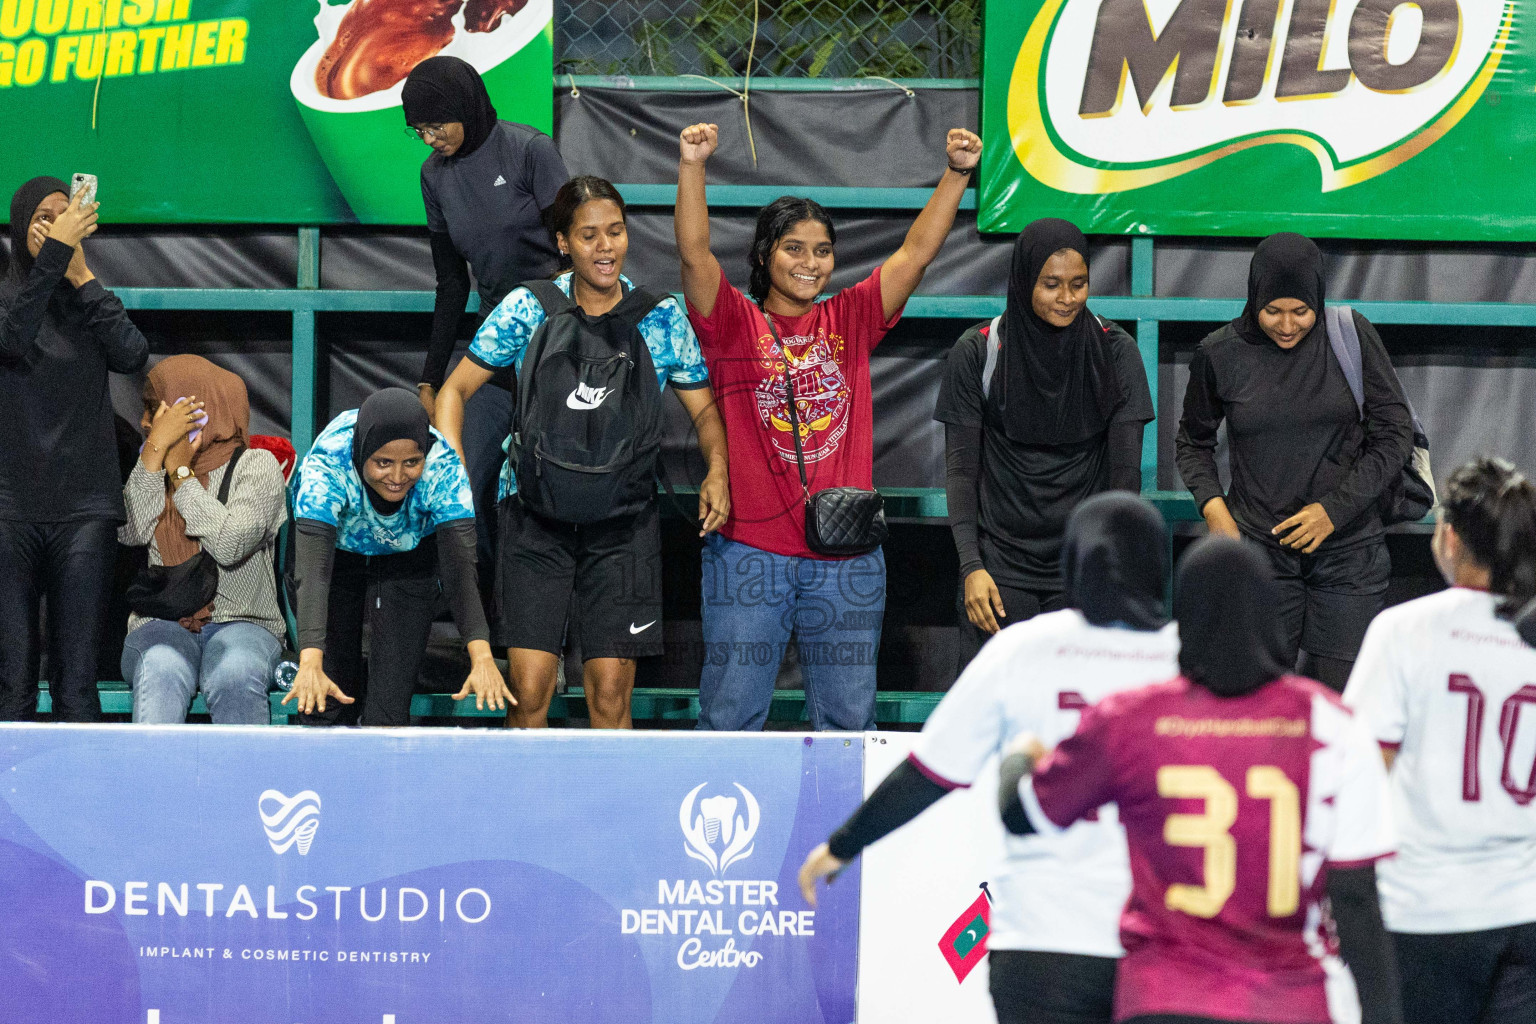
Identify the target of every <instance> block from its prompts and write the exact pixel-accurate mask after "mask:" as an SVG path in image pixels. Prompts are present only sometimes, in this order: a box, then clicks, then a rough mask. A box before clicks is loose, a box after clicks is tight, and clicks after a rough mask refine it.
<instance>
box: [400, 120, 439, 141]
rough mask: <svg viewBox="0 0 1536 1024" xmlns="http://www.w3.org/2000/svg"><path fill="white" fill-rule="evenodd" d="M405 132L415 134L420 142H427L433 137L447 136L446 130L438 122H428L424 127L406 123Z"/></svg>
mask: <svg viewBox="0 0 1536 1024" xmlns="http://www.w3.org/2000/svg"><path fill="white" fill-rule="evenodd" d="M405 134H407V135H412V136H415V137H416V138H418V139H420V140H421V141H422V142H428V141H430V140H433V139H446V138H447V137H448V130H447V129H446V128H444V127H443V126H442V125H440V124H436V125H433V124H429V125H427V126H426V127H425V128H413V127H411V126H410V125H406V126H405Z"/></svg>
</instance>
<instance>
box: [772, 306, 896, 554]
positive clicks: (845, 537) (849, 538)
mask: <svg viewBox="0 0 1536 1024" xmlns="http://www.w3.org/2000/svg"><path fill="white" fill-rule="evenodd" d="M763 319H764V320H766V321H768V330H769V331H771V332H772V333H773V340H774V342H775V343H776V344H777V345H778V346H779V354H780V355H782V356H783V357H784V404H785V405H787V406H788V407H789V432H790V436H791V437H793V438H794V439H795V463H796V464H797V465H798V466H799V468H800V492H801V493H802V494H803V495H804V496H805V546H806V547H808V548H810V549H811V550H812V551H814V552H816V553H817V554H818V555H829V556H832V557H838V558H844V557H848V556H851V555H867V554H869V553H870V552H871V551H873V550H875V549H876V548H878V547H879V546H880V545H881V544H884V543H885V538H886V537H887V536H888V535H889V534H890V528H889V527H887V526H886V525H885V501H884V499H882V498H881V497H880V492H879V491H867V490H865V489H864V488H862V487H828V488H825V489H824V490H820V491H817V492H816V493H814V494H812V493H811V486H810V483H809V481H808V480H807V479H806V475H805V451H804V449H803V448H802V447H801V444H800V414H799V412H798V411H797V410H796V408H795V386H794V382H793V380H791V378H790V375H789V350H788V349H786V348H785V347H784V340H783V339H782V338H780V337H779V329H778V327H777V326H775V324H774V322H773V317H771V316H769V315H768V311H767V310H764V311H763Z"/></svg>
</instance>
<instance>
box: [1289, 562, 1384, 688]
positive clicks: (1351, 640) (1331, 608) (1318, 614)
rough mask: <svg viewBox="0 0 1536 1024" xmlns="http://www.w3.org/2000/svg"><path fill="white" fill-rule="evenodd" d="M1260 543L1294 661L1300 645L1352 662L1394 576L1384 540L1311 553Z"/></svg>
mask: <svg viewBox="0 0 1536 1024" xmlns="http://www.w3.org/2000/svg"><path fill="white" fill-rule="evenodd" d="M1263 548H1264V553H1265V554H1266V555H1268V556H1269V562H1270V565H1271V566H1273V568H1274V574H1275V582H1276V583H1278V584H1279V585H1280V607H1279V609H1278V614H1279V616H1280V624H1281V630H1282V633H1283V635H1284V637H1285V641H1286V646H1287V649H1288V653H1289V656H1290V658H1291V660H1292V662H1293V663H1294V661H1295V658H1296V652H1297V650H1298V649H1299V650H1303V651H1306V652H1307V653H1308V654H1315V655H1318V656H1319V657H1323V658H1339V659H1342V660H1344V661H1354V660H1355V656H1356V655H1357V654H1359V653H1360V642H1361V641H1362V640H1364V639H1365V630H1366V627H1367V626H1369V625H1370V624H1371V620H1372V619H1374V618H1375V617H1376V615H1377V613H1378V612H1380V611H1381V607H1382V604H1383V602H1384V601H1385V600H1386V596H1387V584H1388V583H1390V582H1391V580H1392V558H1391V556H1389V555H1388V554H1387V542H1386V540H1385V539H1384V538H1383V539H1381V540H1375V541H1372V542H1370V543H1368V544H1362V545H1360V546H1359V547H1354V548H1349V549H1347V550H1345V551H1319V552H1318V553H1317V554H1315V555H1303V554H1299V553H1297V552H1295V551H1291V550H1289V549H1287V548H1282V547H1280V546H1279V545H1276V544H1264V545H1263ZM1287 667H1289V666H1287Z"/></svg>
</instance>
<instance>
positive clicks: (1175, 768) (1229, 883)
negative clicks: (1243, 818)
mask: <svg viewBox="0 0 1536 1024" xmlns="http://www.w3.org/2000/svg"><path fill="white" fill-rule="evenodd" d="M1157 795H1158V796H1160V797H1163V798H1164V799H1167V800H1204V801H1205V811H1204V813H1202V814H1170V815H1168V819H1167V820H1166V821H1165V822H1164V823H1163V841H1164V842H1166V843H1167V844H1168V845H1169V846H1192V847H1201V848H1204V850H1205V884H1204V885H1185V884H1183V883H1177V882H1176V883H1174V884H1173V885H1170V886H1168V892H1167V893H1166V894H1165V895H1164V897H1163V902H1164V904H1165V905H1166V906H1167V907H1168V909H1169V910H1180V911H1183V912H1184V913H1186V914H1190V915H1192V916H1194V917H1203V918H1212V917H1215V916H1216V915H1217V914H1219V913H1221V908H1222V907H1224V906H1226V905H1227V900H1229V899H1231V898H1232V893H1233V891H1234V890H1235V889H1236V888H1237V840H1236V839H1235V838H1233V836H1232V831H1231V830H1232V826H1233V825H1235V824H1236V823H1237V790H1236V789H1234V788H1233V786H1232V784H1231V783H1230V782H1228V781H1227V780H1226V779H1224V778H1222V777H1221V773H1220V772H1218V771H1217V770H1216V769H1215V768H1212V767H1211V766H1209V765H1164V766H1163V767H1161V768H1159V769H1158V770H1157ZM1248 796H1249V797H1251V798H1252V799H1254V800H1268V801H1269V895H1268V899H1267V901H1266V902H1267V906H1268V910H1269V916H1270V917H1290V916H1291V915H1292V914H1294V913H1296V908H1297V907H1298V906H1299V904H1300V902H1301V870H1300V862H1301V791H1300V790H1299V789H1297V788H1296V783H1294V782H1292V781H1291V780H1290V779H1289V778H1287V777H1286V774H1285V772H1283V771H1281V770H1280V769H1279V768H1276V767H1273V766H1271V765H1254V766H1253V767H1251V768H1249V769H1248Z"/></svg>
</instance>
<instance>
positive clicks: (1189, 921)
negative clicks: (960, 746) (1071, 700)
mask: <svg viewBox="0 0 1536 1024" xmlns="http://www.w3.org/2000/svg"><path fill="white" fill-rule="evenodd" d="M1277 598H1278V589H1277V587H1276V585H1275V582H1274V580H1273V579H1272V577H1271V574H1270V566H1269V563H1268V561H1267V560H1266V559H1265V557H1264V555H1263V554H1262V552H1261V551H1260V550H1259V549H1258V548H1257V547H1255V546H1253V545H1249V544H1244V543H1241V542H1239V541H1235V540H1232V539H1231V538H1227V537H1208V538H1205V539H1202V540H1200V541H1198V542H1197V543H1196V544H1195V545H1194V546H1193V547H1191V548H1190V550H1189V552H1188V553H1187V554H1186V555H1185V556H1184V559H1183V561H1182V562H1180V563H1179V568H1178V572H1177V574H1176V577H1175V583H1174V599H1173V601H1174V605H1173V607H1174V615H1175V617H1176V618H1177V620H1178V629H1179V640H1180V647H1179V657H1178V662H1179V668H1180V672H1181V674H1180V676H1179V677H1177V678H1174V679H1170V680H1167V681H1164V682H1160V683H1157V684H1154V685H1151V686H1146V687H1143V688H1141V689H1136V690H1129V691H1125V692H1121V693H1117V694H1115V695H1113V696H1111V697H1107V698H1105V699H1104V700H1103V701H1101V702H1099V703H1098V704H1096V705H1095V706H1094V707H1092V708H1090V709H1088V710H1087V711H1085V712H1084V713H1083V716H1082V720H1081V722H1080V723H1079V724H1078V727H1077V730H1076V732H1074V733H1073V734H1072V735H1071V736H1069V737H1067V738H1065V739H1063V740H1062V741H1061V742H1060V743H1059V745H1057V746H1056V748H1055V750H1053V751H1051V752H1050V753H1049V755H1048V756H1047V755H1046V752H1045V750H1044V748H1043V745H1042V739H1041V737H1039V736H1021V737H1020V738H1019V740H1018V741H1017V742H1016V743H1015V744H1013V745H1012V747H1011V749H1010V750H1009V752H1008V753H1006V754H1005V756H1004V757H1003V759H1002V763H1001V765H1000V766H999V789H998V803H999V809H1000V811H1001V813H1002V818H1003V823H1004V825H1005V827H1007V829H1008V830H1009V831H1010V832H1011V833H1013V834H1014V835H1018V836H1031V835H1034V834H1036V833H1037V832H1038V833H1040V835H1041V837H1042V838H1044V837H1048V836H1052V835H1055V834H1057V832H1058V830H1061V829H1074V828H1078V827H1080V824H1079V823H1080V822H1081V819H1083V818H1085V817H1087V816H1088V815H1091V814H1092V813H1093V812H1094V811H1095V810H1096V809H1098V808H1100V807H1102V806H1104V805H1105V804H1110V803H1113V804H1115V805H1116V811H1117V813H1118V816H1119V820H1120V822H1121V823H1122V824H1123V825H1124V826H1125V837H1126V844H1127V848H1128V850H1129V855H1130V865H1131V877H1132V879H1133V884H1132V886H1131V892H1130V898H1129V899H1128V900H1127V901H1126V902H1125V903H1124V904H1123V914H1122V916H1121V918H1120V920H1121V928H1120V936H1121V939H1122V941H1123V943H1124V946H1125V957H1124V959H1122V960H1121V961H1120V964H1119V970H1118V973H1117V977H1116V979H1115V986H1116V991H1115V1000H1114V1002H1115V1020H1117V1021H1121V1022H1123V1024H1224V1022H1234V1024H1272V1022H1275V1021H1282V1020H1284V1021H1291V1022H1294V1024H1326V1022H1327V1021H1330V1020H1339V1019H1343V1018H1344V1017H1346V1016H1353V1014H1350V1013H1349V1012H1348V1010H1347V1008H1346V1007H1344V1006H1339V1005H1336V1003H1335V1001H1336V1000H1337V999H1338V998H1339V997H1340V996H1341V993H1337V992H1333V991H1329V989H1330V988H1331V986H1330V985H1329V984H1328V982H1327V980H1326V979H1327V973H1326V972H1325V969H1324V965H1323V963H1321V962H1320V961H1321V955H1320V953H1319V952H1318V951H1317V950H1316V944H1317V940H1316V929H1317V921H1318V920H1319V917H1320V915H1321V914H1322V913H1323V910H1322V906H1321V904H1322V901H1323V899H1324V897H1325V896H1326V897H1327V899H1328V902H1329V904H1330V906H1331V920H1332V924H1333V933H1334V934H1335V935H1336V937H1337V939H1338V950H1339V954H1340V955H1341V956H1342V958H1343V960H1344V962H1345V963H1346V964H1347V965H1348V966H1349V968H1350V971H1351V973H1352V974H1353V975H1354V982H1355V987H1356V990H1357V992H1358V994H1359V1002H1360V1012H1359V1016H1358V1017H1356V1018H1355V1019H1358V1020H1361V1021H1362V1022H1363V1024H1401V1021H1402V1009H1401V997H1400V993H1399V988H1398V978H1397V964H1396V960H1395V958H1394V956H1393V949H1392V939H1391V936H1390V935H1388V934H1387V932H1386V929H1385V927H1384V926H1383V924H1382V919H1381V907H1380V903H1379V900H1378V897H1377V891H1376V868H1375V862H1376V861H1377V860H1379V859H1381V858H1383V857H1388V856H1391V854H1392V851H1393V847H1394V845H1395V839H1394V836H1393V831H1392V827H1391V816H1390V813H1389V806H1388V805H1389V797H1388V789H1387V778H1386V773H1385V771H1384V769H1383V765H1382V761H1381V757H1380V754H1379V753H1378V750H1377V747H1376V743H1375V740H1374V739H1372V737H1371V735H1370V734H1369V732H1368V731H1367V730H1366V729H1365V728H1364V727H1363V726H1362V725H1361V723H1359V722H1358V721H1356V720H1355V719H1354V718H1353V717H1352V716H1351V715H1350V713H1349V711H1348V710H1346V709H1345V708H1344V706H1343V703H1342V702H1341V701H1340V700H1338V698H1337V697H1335V696H1334V695H1333V694H1331V693H1328V692H1327V691H1326V690H1324V689H1323V688H1322V687H1320V686H1319V685H1317V684H1316V683H1315V682H1313V681H1312V680H1310V679H1301V678H1298V677H1296V676H1292V675H1289V674H1287V668H1286V666H1285V665H1284V663H1283V662H1282V660H1281V658H1280V656H1279V651H1278V650H1277V648H1278V646H1279V637H1278V631H1277V629H1276V627H1275V618H1274V606H1275V601H1276V599H1277ZM989 650H990V648H989ZM1044 742H1050V738H1049V737H1045V739H1044ZM1244 797H1246V800H1245V799H1244ZM1069 834H1070V833H1069ZM1304 844H1305V845H1304ZM1051 896H1052V893H1051V892H1050V891H1048V890H1045V889H1044V887H1040V888H1039V889H1037V890H1036V891H1035V892H1032V893H1026V894H1023V895H1022V898H1024V899H1030V900H1036V901H1039V902H1041V903H1044V904H1046V905H1049V901H1050V899H1051ZM993 913H994V914H996V913H997V909H996V907H995V906H994V909H993ZM1335 1011H1339V1012H1337V1013H1336V1012H1335ZM999 1016H1000V1019H1001V1015H999ZM1016 1019H1020V1020H1023V1019H1036V1018H1024V1017H1019V1018H1016ZM1039 1019H1054V1018H1039ZM1073 1019H1077V1018H1073Z"/></svg>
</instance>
